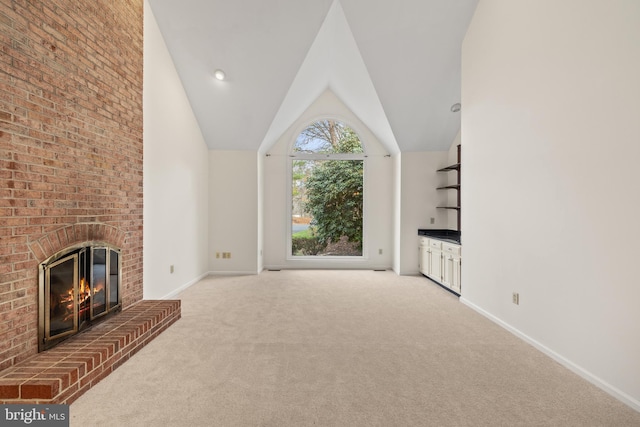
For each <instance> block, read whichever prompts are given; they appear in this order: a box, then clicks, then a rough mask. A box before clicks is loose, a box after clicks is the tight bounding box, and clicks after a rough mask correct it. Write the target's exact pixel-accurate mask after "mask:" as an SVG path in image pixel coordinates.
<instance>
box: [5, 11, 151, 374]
mask: <svg viewBox="0 0 640 427" xmlns="http://www.w3.org/2000/svg"><path fill="white" fill-rule="evenodd" d="M142 13H143V3H142V0H76V1H73V0H40V1H38V0H29V1H27V0H0V239H1V240H0V370H1V369H4V368H7V367H9V366H11V365H13V364H14V363H16V362H18V361H20V360H22V359H25V358H26V357H28V356H30V355H32V354H34V353H36V352H37V312H38V307H37V305H38V304H37V292H38V264H39V263H40V262H41V261H43V260H44V259H45V258H46V257H48V256H50V255H52V254H53V252H55V251H56V250H58V249H60V248H62V247H63V246H65V245H68V244H73V243H78V242H81V241H84V240H86V239H89V240H90V239H94V238H95V239H100V240H106V241H107V242H109V243H113V244H116V245H117V246H119V247H121V248H122V250H123V257H122V261H123V262H122V267H123V271H122V273H123V277H122V279H123V280H122V286H123V289H122V292H123V303H124V306H125V307H126V306H127V305H130V304H131V303H133V302H135V301H138V300H140V299H142V22H143V21H142V18H143V16H142Z"/></svg>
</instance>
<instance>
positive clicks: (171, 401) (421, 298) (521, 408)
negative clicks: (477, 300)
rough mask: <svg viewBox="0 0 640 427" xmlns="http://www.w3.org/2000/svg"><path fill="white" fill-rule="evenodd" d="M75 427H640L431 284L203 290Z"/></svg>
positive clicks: (279, 284) (80, 407) (338, 281)
mask: <svg viewBox="0 0 640 427" xmlns="http://www.w3.org/2000/svg"><path fill="white" fill-rule="evenodd" d="M178 298H180V299H182V319H181V320H179V321H178V322H177V323H176V324H174V325H173V326H171V327H170V328H169V329H168V330H166V331H165V332H163V333H162V334H161V335H160V336H159V337H157V338H156V339H155V340H153V341H152V342H151V343H150V344H149V345H147V346H146V347H145V348H144V349H142V350H141V351H140V352H139V353H138V354H136V355H135V356H134V357H133V358H132V359H131V360H129V361H128V362H126V363H125V364H124V365H122V366H121V367H120V368H118V369H117V370H116V371H115V372H114V373H113V374H111V375H110V376H109V377H107V378H106V379H105V380H103V381H102V382H101V383H99V384H98V385H97V386H96V387H94V388H93V389H91V390H89V391H88V392H87V393H86V394H85V395H83V396H82V397H80V399H78V400H77V401H76V402H74V403H73V404H72V405H71V408H70V412H71V426H88V425H90V426H119V427H120V426H136V427H138V426H640V413H638V412H636V411H634V410H633V409H631V408H629V407H627V406H625V405H624V404H622V403H621V402H619V401H617V400H615V399H614V398H612V397H610V396H609V395H607V394H606V393H605V392H603V391H601V390H600V389H598V388H597V387H595V386H593V385H591V384H589V383H588V382H586V381H585V380H583V379H581V378H580V377H578V376H577V375H575V374H573V373H572V372H570V371H569V370H567V369H565V368H564V367H562V366H561V365H559V364H558V363H556V362H555V361H553V360H551V359H549V358H548V357H547V356H545V355H543V354H542V353H540V352H539V351H537V350H535V349H534V348H533V347H531V346H530V345H528V344H526V343H524V342H523V341H521V340H520V339H518V338H516V337H515V336H513V335H511V334H510V333H509V332H507V331H505V330H503V329H502V328H500V327H499V326H497V325H495V324H494V323H492V322H490V321H489V320H487V319H485V318H483V317H482V316H480V315H479V314H477V313H475V312H474V311H473V310H471V309H469V308H468V307H466V306H464V305H463V304H461V303H459V302H458V300H457V298H456V297H455V296H454V295H452V294H449V293H448V292H446V291H445V290H443V289H442V288H440V287H438V286H436V285H435V284H433V283H432V282H430V281H429V280H427V279H426V278H424V277H409V276H397V275H396V274H395V273H393V272H373V271H331V270H315V271H309V270H289V271H280V272H269V271H265V272H263V273H262V274H260V275H257V276H231V277H215V276H214V277H208V278H206V279H204V280H202V281H201V282H199V283H197V284H196V285H194V286H192V287H191V288H189V289H187V290H186V291H185V292H183V293H182V294H181V295H179V296H178Z"/></svg>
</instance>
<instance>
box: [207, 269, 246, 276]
mask: <svg viewBox="0 0 640 427" xmlns="http://www.w3.org/2000/svg"><path fill="white" fill-rule="evenodd" d="M256 274H258V272H257V271H238V270H232V271H210V272H209V273H208V275H209V276H255V275H256Z"/></svg>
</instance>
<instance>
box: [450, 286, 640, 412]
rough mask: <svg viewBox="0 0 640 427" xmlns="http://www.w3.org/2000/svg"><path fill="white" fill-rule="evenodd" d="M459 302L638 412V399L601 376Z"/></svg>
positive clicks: (474, 308)
mask: <svg viewBox="0 0 640 427" xmlns="http://www.w3.org/2000/svg"><path fill="white" fill-rule="evenodd" d="M460 302H461V303H463V304H464V305H466V306H467V307H469V308H471V309H473V310H474V311H476V312H478V313H480V314H481V315H483V316H484V317H486V318H487V319H489V320H491V321H492V322H494V323H496V324H498V325H500V326H502V327H503V328H504V329H506V330H507V331H509V332H511V333H512V334H514V335H515V336H517V337H518V338H520V339H522V340H524V341H525V342H527V343H529V344H531V345H532V346H534V347H535V348H536V349H538V350H540V351H541V352H542V353H544V354H546V355H547V356H549V357H551V358H552V359H553V360H555V361H556V362H558V363H560V364H561V365H562V366H564V367H565V368H567V369H569V370H570V371H572V372H574V373H575V374H577V375H579V376H580V377H582V378H584V379H585V380H587V381H589V382H590V383H591V384H593V385H595V386H596V387H598V388H600V389H602V390H604V391H605V392H606V393H608V394H610V395H611V396H613V397H615V398H616V399H618V400H620V401H621V402H623V403H624V404H626V405H628V406H630V407H631V408H632V409H634V410H636V411H638V412H640V401H638V400H637V399H634V398H633V397H631V396H629V395H628V394H627V393H625V392H623V391H621V390H619V389H617V388H616V387H614V386H612V385H611V384H609V383H607V382H606V381H604V380H602V379H601V378H599V377H597V376H595V375H593V374H592V373H591V372H589V371H587V370H585V369H584V368H582V367H580V366H578V365H576V364H575V363H573V362H572V361H570V360H568V359H566V358H565V357H563V356H561V355H560V354H558V353H556V352H555V351H553V350H551V349H550V348H549V347H547V346H545V345H543V344H541V343H539V342H538V341H536V340H534V339H533V338H531V337H530V336H528V335H526V334H524V333H522V332H521V331H519V330H518V329H516V328H514V327H513V326H511V325H509V324H508V323H505V322H504V321H502V320H501V319H499V318H497V317H495V316H494V315H493V314H491V313H489V312H488V311H485V310H483V309H482V308H480V307H478V306H477V305H475V304H473V303H472V302H470V301H468V300H466V299H465V298H464V297H462V296H461V297H460Z"/></svg>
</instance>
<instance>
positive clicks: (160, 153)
mask: <svg viewBox="0 0 640 427" xmlns="http://www.w3.org/2000/svg"><path fill="white" fill-rule="evenodd" d="M143 102H144V132H143V138H144V178H143V182H144V254H143V256H144V274H143V276H144V277H143V280H144V297H145V298H146V299H154V298H163V297H169V296H172V295H174V294H175V293H177V291H179V290H180V289H181V288H183V287H185V286H188V285H189V284H191V283H193V282H194V281H196V280H197V279H198V278H200V277H201V276H202V275H204V274H206V272H207V251H208V248H207V233H206V230H207V212H208V208H207V174H208V164H207V148H206V145H205V142H204V139H203V137H202V134H201V133H200V128H199V127H198V124H197V122H196V120H195V117H194V115H193V112H192V110H191V106H190V105H189V101H188V100H187V97H186V95H185V92H184V89H183V87H182V84H181V82H180V79H179V77H178V74H177V72H176V70H175V68H174V65H173V62H172V60H171V57H170V56H169V53H168V51H167V48H166V46H165V44H164V40H163V38H162V35H161V34H160V30H159V29H158V26H157V24H156V21H155V18H154V17H153V14H152V12H151V9H150V8H149V4H148V2H147V1H145V2H144V94H143ZM171 265H173V266H174V273H173V274H172V273H170V266H171Z"/></svg>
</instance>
